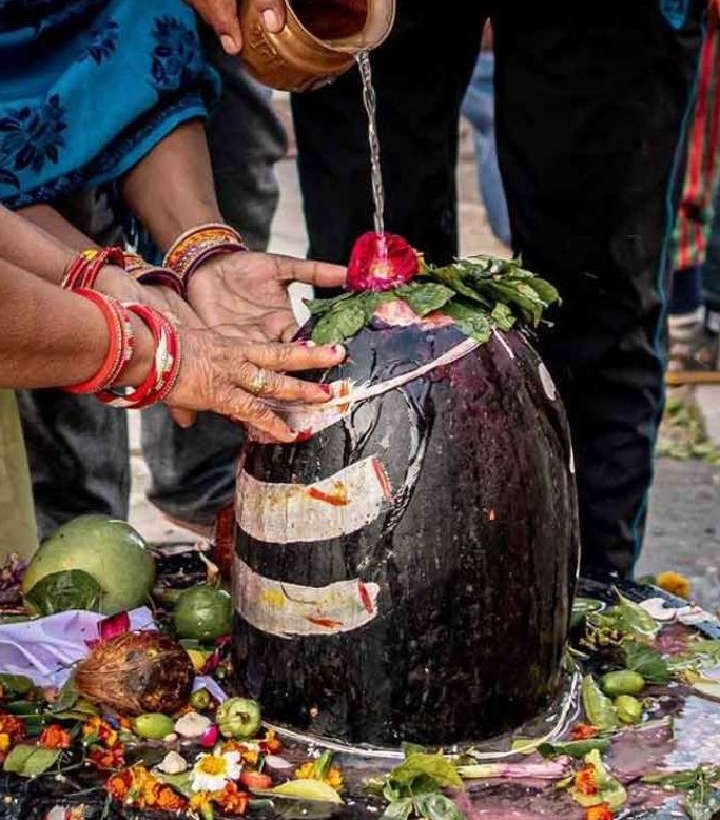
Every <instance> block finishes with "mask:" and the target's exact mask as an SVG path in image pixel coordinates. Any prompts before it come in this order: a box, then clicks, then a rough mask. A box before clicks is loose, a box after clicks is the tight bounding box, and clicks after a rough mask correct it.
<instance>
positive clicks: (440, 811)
mask: <svg viewBox="0 0 720 820" xmlns="http://www.w3.org/2000/svg"><path fill="white" fill-rule="evenodd" d="M413 802H414V804H415V811H416V813H417V815H418V817H425V818H427V820H464V815H463V813H462V812H461V811H460V809H459V808H458V807H457V806H456V805H455V803H453V801H452V800H450V798H449V797H445V795H444V794H423V795H421V796H420V797H416V798H415V799H414V801H413Z"/></svg>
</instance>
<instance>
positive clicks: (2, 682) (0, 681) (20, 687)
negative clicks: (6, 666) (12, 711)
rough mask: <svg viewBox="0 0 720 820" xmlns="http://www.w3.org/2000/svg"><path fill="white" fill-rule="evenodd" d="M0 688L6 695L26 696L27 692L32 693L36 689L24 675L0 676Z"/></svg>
mask: <svg viewBox="0 0 720 820" xmlns="http://www.w3.org/2000/svg"><path fill="white" fill-rule="evenodd" d="M0 686H1V687H2V688H3V689H4V690H5V693H6V694H7V695H27V694H28V693H29V692H34V691H35V690H36V689H37V687H36V686H35V684H34V683H33V682H32V680H30V678H26V677H25V676H24V675H4V674H1V675H0Z"/></svg>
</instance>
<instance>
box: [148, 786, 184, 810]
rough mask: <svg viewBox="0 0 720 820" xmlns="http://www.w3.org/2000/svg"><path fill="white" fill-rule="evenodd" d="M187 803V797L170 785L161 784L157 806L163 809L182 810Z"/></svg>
mask: <svg viewBox="0 0 720 820" xmlns="http://www.w3.org/2000/svg"><path fill="white" fill-rule="evenodd" d="M186 805H187V801H186V800H185V798H184V797H181V796H180V795H179V794H178V793H177V792H176V791H174V790H173V789H172V788H171V787H170V786H160V788H159V789H158V791H157V801H156V803H155V808H157V809H159V810H161V811H182V810H183V809H184V808H185V806H186Z"/></svg>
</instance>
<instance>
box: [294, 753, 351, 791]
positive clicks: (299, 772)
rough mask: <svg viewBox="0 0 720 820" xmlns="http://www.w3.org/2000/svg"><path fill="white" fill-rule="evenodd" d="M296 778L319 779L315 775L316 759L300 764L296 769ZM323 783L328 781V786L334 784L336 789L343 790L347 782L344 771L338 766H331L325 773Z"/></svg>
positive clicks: (333, 786)
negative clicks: (344, 778)
mask: <svg viewBox="0 0 720 820" xmlns="http://www.w3.org/2000/svg"><path fill="white" fill-rule="evenodd" d="M295 778H296V779H297V780H317V779H320V778H317V777H316V776H315V763H314V761H312V760H311V761H309V762H308V763H303V764H302V766H298V767H297V769H295ZM322 782H323V783H327V785H328V786H332V788H333V789H335V791H338V792H339V791H341V790H342V788H343V786H344V785H345V782H344V780H343V776H342V772H341V771H340V769H339V768H338V767H337V766H330V768H329V769H328V770H327V772H326V773H325V777H323V778H322Z"/></svg>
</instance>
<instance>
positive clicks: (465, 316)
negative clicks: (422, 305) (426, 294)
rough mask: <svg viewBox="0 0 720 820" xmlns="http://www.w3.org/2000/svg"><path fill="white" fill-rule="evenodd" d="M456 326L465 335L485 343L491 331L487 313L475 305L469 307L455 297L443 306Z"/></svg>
mask: <svg viewBox="0 0 720 820" xmlns="http://www.w3.org/2000/svg"><path fill="white" fill-rule="evenodd" d="M443 312H444V313H446V314H447V315H448V316H449V317H450V318H451V319H452V320H453V322H455V324H456V325H457V326H458V328H459V329H460V330H461V331H462V332H463V333H464V334H465V335H466V336H470V337H471V338H473V339H475V341H477V342H480V344H485V342H487V341H488V339H489V338H490V335H491V333H492V324H491V322H490V319H489V318H488V315H487V314H486V313H484V312H483V311H480V310H478V309H477V308H475V307H470V306H468V305H466V304H463V303H462V302H460V301H458V300H457V299H453V300H452V302H448V303H447V304H446V305H445V307H444V308H443Z"/></svg>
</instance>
